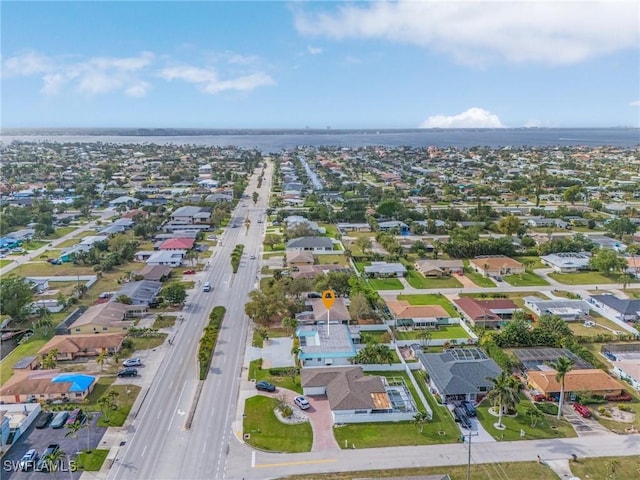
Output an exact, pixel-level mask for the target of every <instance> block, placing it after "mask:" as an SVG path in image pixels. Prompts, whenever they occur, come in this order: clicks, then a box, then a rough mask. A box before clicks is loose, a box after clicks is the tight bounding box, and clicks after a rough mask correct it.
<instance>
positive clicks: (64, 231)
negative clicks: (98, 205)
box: [44, 226, 79, 240]
mask: <svg viewBox="0 0 640 480" xmlns="http://www.w3.org/2000/svg"><path fill="white" fill-rule="evenodd" d="M78 228H79V227H77V226H76V227H59V228H56V231H55V232H53V233H52V234H51V235H47V236H46V237H44V239H45V240H56V239H58V238H62V237H64V236H65V235H68V234H70V233H71V232H73V231H74V230H77V229H78Z"/></svg>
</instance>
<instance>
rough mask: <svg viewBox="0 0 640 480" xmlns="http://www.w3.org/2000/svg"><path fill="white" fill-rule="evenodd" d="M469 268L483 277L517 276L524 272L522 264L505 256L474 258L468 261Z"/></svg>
mask: <svg viewBox="0 0 640 480" xmlns="http://www.w3.org/2000/svg"><path fill="white" fill-rule="evenodd" d="M469 266H470V267H471V268H473V269H474V270H475V271H476V272H478V273H480V274H482V275H484V276H485V277H500V276H502V275H517V274H520V273H524V271H525V268H524V265H523V264H522V263H520V262H519V261H517V260H514V259H513V258H510V257H507V256H505V255H495V256H480V257H476V258H473V259H471V260H469Z"/></svg>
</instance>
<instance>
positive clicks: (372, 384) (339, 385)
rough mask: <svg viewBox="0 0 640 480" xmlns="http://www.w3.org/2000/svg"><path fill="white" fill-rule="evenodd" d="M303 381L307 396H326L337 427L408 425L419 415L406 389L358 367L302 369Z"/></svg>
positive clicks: (304, 391)
mask: <svg viewBox="0 0 640 480" xmlns="http://www.w3.org/2000/svg"><path fill="white" fill-rule="evenodd" d="M300 379H301V384H302V391H303V393H304V394H305V395H309V396H325V395H326V397H327V399H328V400H329V408H330V409H331V414H332V416H333V422H334V424H343V423H363V422H397V421H403V420H405V421H406V420H411V419H412V418H413V416H414V415H415V413H416V412H417V411H418V410H417V408H416V406H415V403H414V401H413V398H412V396H411V394H410V392H409V390H408V388H407V387H406V385H404V384H400V383H398V384H397V385H395V384H393V385H392V384H390V383H389V382H388V381H387V380H386V379H385V378H384V377H379V376H374V375H365V374H364V372H363V371H362V367H359V366H344V367H331V368H317V367H316V368H303V369H302V371H301V373H300Z"/></svg>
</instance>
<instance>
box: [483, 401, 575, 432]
mask: <svg viewBox="0 0 640 480" xmlns="http://www.w3.org/2000/svg"><path fill="white" fill-rule="evenodd" d="M532 405H533V404H532V403H531V402H530V401H529V400H526V399H524V398H523V397H521V400H520V403H519V404H518V410H517V412H518V415H517V416H516V417H510V416H507V415H504V416H503V417H502V423H503V425H504V426H505V427H506V428H505V429H504V430H498V429H497V428H495V427H494V426H493V424H494V423H498V417H497V416H494V415H492V414H491V413H489V407H490V405H489V403H488V402H487V401H486V400H485V401H484V402H482V404H481V405H479V406H478V407H476V412H477V415H478V420H480V423H482V426H483V427H484V429H485V430H486V431H487V432H489V434H491V435H492V436H493V437H494V438H495V439H496V440H538V439H541V438H566V437H575V436H576V433H575V431H574V430H573V427H571V425H570V424H569V423H568V422H567V421H566V420H560V421H558V420H556V418H555V417H554V416H551V415H545V416H544V418H542V419H540V420H539V421H538V423H537V424H536V426H535V427H532V426H531V419H530V417H529V416H528V415H527V414H526V411H527V408H528V407H530V406H532ZM521 431H524V433H525V434H524V436H521V434H520V433H521Z"/></svg>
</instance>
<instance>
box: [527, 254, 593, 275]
mask: <svg viewBox="0 0 640 480" xmlns="http://www.w3.org/2000/svg"><path fill="white" fill-rule="evenodd" d="M589 260H591V253H590V252H561V253H551V254H549V255H544V256H542V257H540V261H541V262H542V263H543V264H545V265H547V266H549V267H551V268H553V270H554V271H555V272H558V273H573V272H578V271H581V270H588V269H589Z"/></svg>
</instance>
